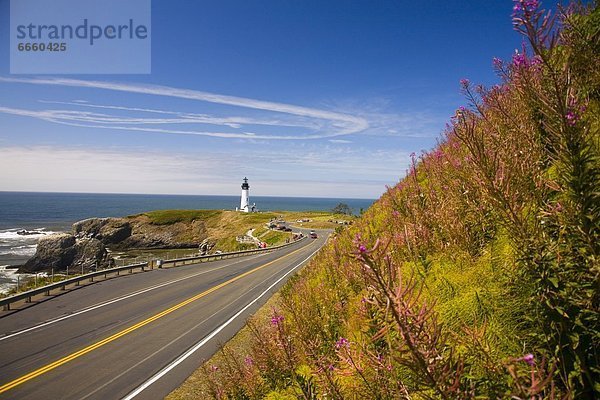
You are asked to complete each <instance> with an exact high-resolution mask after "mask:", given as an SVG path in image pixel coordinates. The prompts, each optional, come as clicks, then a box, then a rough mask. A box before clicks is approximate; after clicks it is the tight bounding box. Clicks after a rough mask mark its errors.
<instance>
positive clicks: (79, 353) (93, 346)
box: [0, 247, 304, 393]
mask: <svg viewBox="0 0 600 400" xmlns="http://www.w3.org/2000/svg"><path fill="white" fill-rule="evenodd" d="M303 249H304V247H303V248H300V249H298V250H295V251H293V252H291V253H289V254H286V255H285V256H283V257H280V258H278V259H276V260H273V261H270V262H268V263H266V264H263V265H261V266H258V267H256V268H254V269H252V270H250V271H246V272H244V273H243V274H241V275H238V276H236V277H233V278H231V279H229V280H228V281H225V282H223V283H220V284H218V285H216V286H213V287H212V288H210V289H208V290H206V291H204V292H202V293H199V294H197V295H195V296H193V297H190V298H189V299H187V300H184V301H182V302H181V303H179V304H176V305H174V306H173V307H170V308H168V309H166V310H164V311H161V312H159V313H158V314H155V315H153V316H151V317H149V318H147V319H145V320H143V321H141V322H138V323H137V324H135V325H132V326H130V327H129V328H126V329H124V330H122V331H120V332H117V333H115V334H114V335H112V336H109V337H107V338H106V339H102V340H100V341H98V342H96V343H94V344H91V345H89V346H87V347H85V348H83V349H81V350H79V351H76V352H75V353H72V354H69V355H68V356H66V357H63V358H61V359H59V360H56V361H54V362H53V363H50V364H48V365H45V366H43V367H41V368H39V369H36V370H35V371H32V372H30V373H28V374H26V375H23V376H21V377H20V378H17V379H15V380H13V381H11V382H8V383H6V384H4V385H2V386H0V393H4V392H6V391H8V390H11V389H13V388H15V387H17V386H19V385H21V384H23V383H25V382H27V381H30V380H32V379H34V378H36V377H38V376H40V375H43V374H45V373H46V372H49V371H52V370H53V369H55V368H58V367H60V366H61V365H63V364H66V363H68V362H69V361H73V360H75V359H76V358H79V357H81V356H83V355H85V354H87V353H89V352H91V351H94V350H96V349H98V348H100V347H102V346H104V345H106V344H108V343H110V342H113V341H115V340H117V339H119V338H120V337H123V336H125V335H127V334H129V333H131V332H133V331H135V330H137V329H139V328H141V327H143V326H145V325H148V324H149V323H151V322H154V321H156V320H157V319H159V318H162V317H164V316H165V315H168V314H171V313H172V312H173V311H176V310H179V309H180V308H182V307H185V306H186V305H188V304H190V303H192V302H194V301H196V300H198V299H201V298H202V297H204V296H207V295H209V294H211V293H212V292H214V291H217V290H219V289H221V288H222V287H224V286H227V285H229V284H231V283H233V282H235V281H238V280H240V279H242V278H244V277H246V276H248V275H250V274H252V273H254V272H256V271H259V270H261V269H263V268H266V267H268V266H269V265H271V264H273V263H275V262H277V261H281V260H283V259H284V258H287V257H289V256H291V255H293V254H295V253H297V252H299V251H301V250H303Z"/></svg>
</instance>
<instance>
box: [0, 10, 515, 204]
mask: <svg viewBox="0 0 600 400" xmlns="http://www.w3.org/2000/svg"><path fill="white" fill-rule="evenodd" d="M9 5H10V1H9V0H0V54H2V56H1V57H0V171H2V172H1V173H0V190H5V191H44V192H92V193H157V194H201V195H209V194H214V195H234V194H236V195H237V194H239V191H240V184H241V183H242V178H244V177H246V176H247V177H248V178H249V181H250V185H251V194H254V195H260V196H298V197H335V198H377V197H379V196H380V195H381V194H382V193H383V192H384V191H385V189H386V185H394V184H395V183H397V182H398V181H399V180H400V179H401V178H402V177H403V176H404V174H405V172H406V168H407V166H408V162H409V159H410V154H411V153H413V152H416V153H417V154H418V153H419V152H421V151H423V150H428V149H431V148H432V147H434V146H435V144H436V143H437V141H438V140H439V139H440V137H441V135H442V132H443V130H444V126H445V124H446V123H447V122H448V121H449V119H450V117H451V116H452V115H453V114H454V110H456V108H458V107H459V106H461V105H463V104H465V103H466V100H465V99H464V96H463V95H462V94H461V93H460V84H459V81H460V80H461V79H462V78H468V79H469V80H470V81H471V82H474V83H481V84H484V85H493V84H495V83H498V81H499V79H498V78H497V77H496V75H495V73H494V70H493V68H492V58H493V57H499V58H502V59H505V60H509V59H510V58H511V55H512V54H513V53H514V51H515V49H516V48H520V47H521V43H522V39H521V37H520V36H519V35H518V34H517V33H516V32H515V31H514V30H513V28H512V25H511V17H510V15H511V10H512V2H511V1H509V0H488V1H481V0H437V1H426V2H425V1H423V2H420V1H405V0H395V1H388V0H377V1H372V0H364V1H356V0H327V1H324V0H303V1H300V0H271V1H267V0H254V1H248V0H220V1H206V0H201V1H187V0H153V1H152V24H151V40H152V50H151V51H152V53H151V73H149V74H121V75H119V74H98V75H77V74H74V75H59V74H54V75H27V74H11V73H10V68H9V59H10V50H9V22H10V12H9ZM105 62H107V63H110V60H105Z"/></svg>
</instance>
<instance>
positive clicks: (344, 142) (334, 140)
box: [329, 139, 352, 144]
mask: <svg viewBox="0 0 600 400" xmlns="http://www.w3.org/2000/svg"><path fill="white" fill-rule="evenodd" d="M329 142H330V143H342V144H347V143H352V140H346V139H329Z"/></svg>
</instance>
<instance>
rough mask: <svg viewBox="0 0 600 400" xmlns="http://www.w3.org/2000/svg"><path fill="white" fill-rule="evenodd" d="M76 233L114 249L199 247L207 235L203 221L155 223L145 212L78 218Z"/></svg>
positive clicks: (75, 226) (80, 236)
mask: <svg viewBox="0 0 600 400" xmlns="http://www.w3.org/2000/svg"><path fill="white" fill-rule="evenodd" d="M72 231H73V234H74V235H75V236H76V237H77V238H79V239H83V238H88V239H89V238H94V239H97V240H100V241H101V242H102V243H103V244H104V245H105V246H107V247H109V248H110V249H111V250H119V251H121V250H130V249H177V248H189V247H197V246H198V245H199V243H201V242H202V241H203V240H204V239H206V237H207V232H206V227H205V225H204V222H203V221H190V222H175V223H172V224H168V225H157V224H153V223H152V221H151V220H150V219H149V218H148V217H147V216H146V215H144V214H141V215H136V216H132V217H127V218H90V219H86V220H83V221H79V222H76V223H75V224H73V228H72Z"/></svg>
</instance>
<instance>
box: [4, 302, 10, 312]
mask: <svg viewBox="0 0 600 400" xmlns="http://www.w3.org/2000/svg"><path fill="white" fill-rule="evenodd" d="M2 311H10V303H6V304H5V305H4V307H2Z"/></svg>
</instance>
